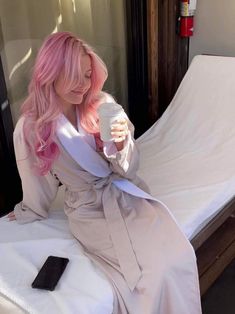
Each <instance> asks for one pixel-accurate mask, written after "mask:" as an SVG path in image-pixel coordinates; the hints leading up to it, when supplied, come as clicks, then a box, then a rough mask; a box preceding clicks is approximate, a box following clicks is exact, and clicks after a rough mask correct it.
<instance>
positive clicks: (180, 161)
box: [0, 56, 235, 314]
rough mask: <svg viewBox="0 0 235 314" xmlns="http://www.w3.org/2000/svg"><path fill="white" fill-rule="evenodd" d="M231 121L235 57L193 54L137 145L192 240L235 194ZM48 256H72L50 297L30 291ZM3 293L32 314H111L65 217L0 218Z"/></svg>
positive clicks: (143, 168) (150, 177) (108, 296)
mask: <svg viewBox="0 0 235 314" xmlns="http://www.w3.org/2000/svg"><path fill="white" fill-rule="evenodd" d="M234 117H235V58H225V57H211V56H210V57H209V56H198V57H196V58H194V60H193V62H192V64H191V66H190V68H189V70H188V72H187V74H186V76H185V78H184V80H183V82H182V83H181V85H180V87H179V89H178V91H177V93H176V95H175V97H174V99H173V101H172V103H171V104H170V106H169V107H168V109H167V111H166V112H165V113H164V115H163V116H162V118H161V119H160V120H159V121H158V122H157V123H156V124H155V125H154V126H153V127H152V128H151V129H150V130H148V131H147V132H146V133H145V134H144V135H143V136H142V137H141V138H139V139H138V144H139V148H140V154H141V163H140V170H139V175H140V176H142V177H143V178H144V179H145V181H146V182H147V183H148V184H149V186H150V188H151V191H152V194H153V195H154V196H155V197H157V198H159V199H160V200H162V201H163V202H164V203H166V204H167V206H168V207H169V208H170V209H171V211H172V212H173V214H174V215H175V217H176V220H177V221H178V223H179V225H180V226H181V228H182V230H183V231H184V232H185V233H186V235H187V236H188V238H189V239H191V238H192V237H193V236H194V235H195V234H197V233H198V232H199V231H200V230H201V229H202V227H203V226H204V225H205V224H206V223H207V222H208V220H210V219H211V218H212V217H213V216H214V215H215V214H216V213H217V212H218V211H219V210H220V208H221V207H222V206H223V205H224V204H225V203H226V202H227V201H228V200H230V199H231V198H232V197H233V196H234V191H235V162H234V161H233V159H234V157H233V156H234V155H235V127H234V126H235V123H234V120H235V119H234ZM61 198H62V193H61V194H60V195H59V196H58V199H57V201H56V203H55V204H54V207H55V208H60V206H61V205H60V199H61ZM53 254H54V255H59V256H68V257H69V258H70V263H69V264H68V267H67V269H66V271H65V273H64V274H63V277H62V278H63V280H61V281H60V283H59V285H58V286H57V288H56V290H55V291H54V292H45V291H37V290H33V289H31V287H30V284H31V282H32V280H33V279H34V277H35V276H36V273H37V271H38V270H39V268H40V267H41V265H42V263H43V261H44V260H45V259H46V257H47V256H48V255H53ZM0 293H1V294H2V295H3V296H6V297H7V300H8V298H9V299H10V300H12V302H13V303H16V304H18V305H19V306H20V307H22V308H23V309H24V310H27V311H28V312H30V313H41V314H44V313H45V314H47V313H50V314H53V313H69V314H70V313H79V314H92V313H95V314H99V313H100V314H101V313H102V314H108V313H111V312H112V304H113V295H112V288H111V285H110V284H109V282H108V281H107V280H106V278H105V276H104V275H103V274H102V273H101V272H100V271H99V270H98V269H97V268H96V267H95V266H94V265H93V264H92V263H91V262H90V261H89V260H88V259H87V258H86V257H85V256H84V255H83V253H82V249H81V247H80V246H79V244H78V242H77V241H76V240H74V239H73V237H72V236H71V235H70V233H69V230H68V223H67V219H66V217H65V215H64V214H63V212H62V211H52V212H51V213H50V217H49V219H48V220H44V221H40V222H33V223H32V224H27V225H18V224H17V223H16V222H11V223H9V222H8V221H7V218H2V219H0ZM0 302H1V301H0ZM0 309H1V306H0ZM16 313H17V312H16ZM12 314H13V312H12Z"/></svg>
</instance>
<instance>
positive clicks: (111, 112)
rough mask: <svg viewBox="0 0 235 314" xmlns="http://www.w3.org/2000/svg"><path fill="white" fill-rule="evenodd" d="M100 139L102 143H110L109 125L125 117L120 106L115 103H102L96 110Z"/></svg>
mask: <svg viewBox="0 0 235 314" xmlns="http://www.w3.org/2000/svg"><path fill="white" fill-rule="evenodd" d="M98 116H99V127H100V137H101V139H102V141H104V142H108V141H112V140H113V139H112V135H111V125H112V124H113V123H114V122H115V121H116V120H118V119H120V118H123V117H125V112H124V110H123V108H122V106H120V105H118V104H117V103H109V102H107V103H103V104H101V105H100V107H99V108H98Z"/></svg>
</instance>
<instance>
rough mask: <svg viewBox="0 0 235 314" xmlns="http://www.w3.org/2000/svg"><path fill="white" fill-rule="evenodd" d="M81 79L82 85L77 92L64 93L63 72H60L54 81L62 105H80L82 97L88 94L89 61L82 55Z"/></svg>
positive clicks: (89, 80) (89, 83)
mask: <svg viewBox="0 0 235 314" xmlns="http://www.w3.org/2000/svg"><path fill="white" fill-rule="evenodd" d="M80 64H81V78H82V85H80V86H79V88H77V90H71V91H67V92H65V91H64V80H63V76H64V72H63V71H62V72H61V74H60V75H59V77H58V79H57V80H56V81H55V85H54V86H55V91H56V93H57V95H58V96H59V97H60V99H61V101H62V104H63V105H69V104H74V105H78V104H81V103H82V101H83V97H84V95H85V94H86V93H87V92H88V90H89V88H90V87H91V71H92V70H91V59H90V57H89V56H88V55H86V54H84V55H82V57H81V63H80Z"/></svg>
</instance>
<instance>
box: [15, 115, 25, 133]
mask: <svg viewBox="0 0 235 314" xmlns="http://www.w3.org/2000/svg"><path fill="white" fill-rule="evenodd" d="M24 121H25V117H24V116H20V118H19V119H18V120H17V122H16V125H15V128H14V135H16V134H20V133H22V132H23V127H24Z"/></svg>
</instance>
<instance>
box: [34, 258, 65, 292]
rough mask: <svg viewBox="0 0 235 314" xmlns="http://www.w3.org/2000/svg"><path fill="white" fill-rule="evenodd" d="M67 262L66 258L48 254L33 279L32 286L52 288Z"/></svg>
mask: <svg viewBox="0 0 235 314" xmlns="http://www.w3.org/2000/svg"><path fill="white" fill-rule="evenodd" d="M68 262H69V259H68V258H64V257H58V256H49V257H48V258H47V260H46V261H45V263H44V264H43V266H42V268H41V269H40V270H39V272H38V274H37V276H36V278H35V279H34V281H33V283H32V287H33V288H37V289H45V290H51V291H52V290H54V289H55V286H56V285H57V283H58V281H59V279H60V277H61V275H62V274H63V272H64V270H65V268H66V266H67V264H68Z"/></svg>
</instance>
